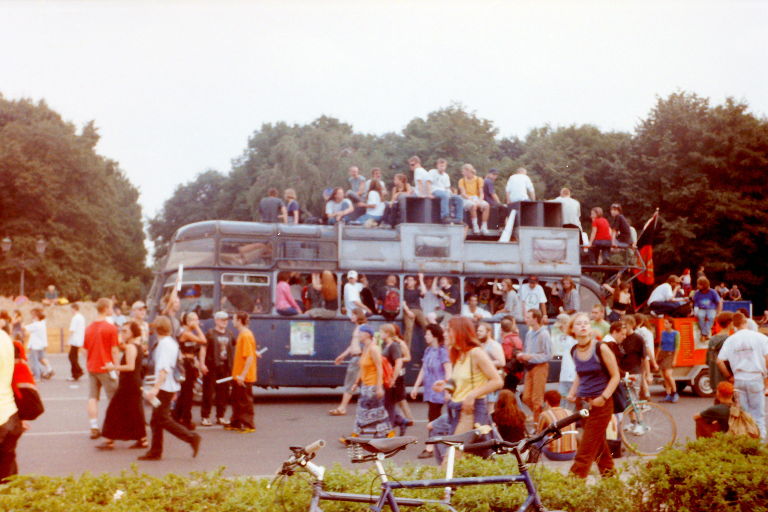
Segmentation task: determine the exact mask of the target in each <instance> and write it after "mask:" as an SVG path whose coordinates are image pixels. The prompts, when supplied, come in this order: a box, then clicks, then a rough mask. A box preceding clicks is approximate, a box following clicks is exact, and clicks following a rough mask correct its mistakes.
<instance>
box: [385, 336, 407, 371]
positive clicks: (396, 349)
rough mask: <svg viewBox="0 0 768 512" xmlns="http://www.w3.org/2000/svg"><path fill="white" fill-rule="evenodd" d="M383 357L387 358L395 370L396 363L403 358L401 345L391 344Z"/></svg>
mask: <svg viewBox="0 0 768 512" xmlns="http://www.w3.org/2000/svg"><path fill="white" fill-rule="evenodd" d="M382 355H383V356H384V357H386V358H387V360H388V361H389V364H391V365H392V367H393V368H394V366H395V361H397V360H398V359H400V358H401V357H403V351H402V350H400V343H398V342H396V341H393V342H392V343H390V344H389V346H387V348H385V349H384V352H382Z"/></svg>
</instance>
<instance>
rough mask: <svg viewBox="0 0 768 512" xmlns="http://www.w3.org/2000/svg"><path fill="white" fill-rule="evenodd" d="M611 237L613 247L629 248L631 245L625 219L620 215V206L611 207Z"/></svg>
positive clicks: (630, 235)
mask: <svg viewBox="0 0 768 512" xmlns="http://www.w3.org/2000/svg"><path fill="white" fill-rule="evenodd" d="M611 235H612V236H613V245H614V246H615V247H629V246H630V245H631V244H632V232H631V230H630V227H629V222H627V219H626V217H624V215H623V214H622V213H621V205H620V204H619V203H613V204H612V205H611Z"/></svg>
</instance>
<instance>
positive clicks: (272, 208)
mask: <svg viewBox="0 0 768 512" xmlns="http://www.w3.org/2000/svg"><path fill="white" fill-rule="evenodd" d="M284 207H285V203H283V200H282V199H280V198H279V197H265V198H263V199H262V200H261V201H259V214H260V215H261V221H262V222H277V220H278V216H279V215H280V210H281V209H282V208H284Z"/></svg>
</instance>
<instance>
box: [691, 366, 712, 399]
mask: <svg viewBox="0 0 768 512" xmlns="http://www.w3.org/2000/svg"><path fill="white" fill-rule="evenodd" d="M692 387H693V392H694V393H696V395H698V396H700V397H702V398H709V397H711V396H714V395H715V391H714V390H713V389H712V382H711V381H710V380H709V369H708V368H704V369H702V370H701V371H699V373H698V374H697V375H696V377H695V378H694V379H693V385H692Z"/></svg>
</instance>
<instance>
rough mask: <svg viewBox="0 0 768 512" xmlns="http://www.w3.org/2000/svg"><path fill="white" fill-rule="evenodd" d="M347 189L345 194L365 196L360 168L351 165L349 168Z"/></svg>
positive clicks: (363, 180) (363, 178)
mask: <svg viewBox="0 0 768 512" xmlns="http://www.w3.org/2000/svg"><path fill="white" fill-rule="evenodd" d="M347 181H348V182H349V189H348V190H347V192H351V193H352V194H354V195H355V196H357V197H363V196H364V195H365V176H361V175H360V168H359V167H358V166H356V165H352V166H350V168H349V178H347Z"/></svg>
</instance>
